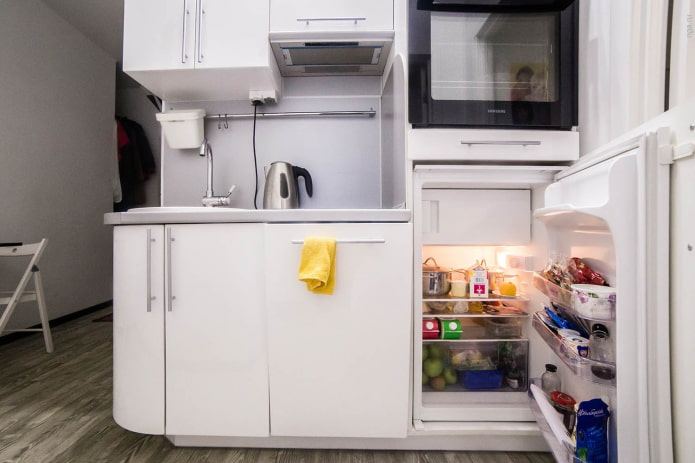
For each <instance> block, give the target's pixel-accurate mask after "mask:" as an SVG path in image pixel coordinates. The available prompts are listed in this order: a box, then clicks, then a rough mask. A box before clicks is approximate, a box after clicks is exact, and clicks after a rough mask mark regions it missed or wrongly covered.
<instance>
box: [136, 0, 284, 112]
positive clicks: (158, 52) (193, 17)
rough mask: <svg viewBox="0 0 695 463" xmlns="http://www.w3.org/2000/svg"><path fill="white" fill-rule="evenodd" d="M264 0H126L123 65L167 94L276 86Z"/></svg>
mask: <svg viewBox="0 0 695 463" xmlns="http://www.w3.org/2000/svg"><path fill="white" fill-rule="evenodd" d="M268 17H269V0H263V1H255V2H229V1H227V0H175V1H173V0H125V3H124V32H123V70H124V71H125V72H126V73H128V74H129V75H130V76H131V77H133V78H134V79H135V80H137V81H138V82H140V83H141V84H142V85H143V86H145V87H146V88H148V89H149V90H150V91H152V92H153V93H155V94H157V95H158V96H160V97H161V98H163V99H164V100H166V101H185V100H194V99H225V98H226V99H247V98H248V94H249V91H251V90H257V91H276V92H277V91H279V89H280V77H279V71H278V70H277V65H276V63H275V59H274V58H273V56H272V52H271V51H270V46H269V44H268Z"/></svg>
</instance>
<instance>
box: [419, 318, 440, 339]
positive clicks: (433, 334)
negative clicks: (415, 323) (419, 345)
mask: <svg viewBox="0 0 695 463" xmlns="http://www.w3.org/2000/svg"><path fill="white" fill-rule="evenodd" d="M422 338H423V339H437V338H439V320H438V319H436V318H423V319H422Z"/></svg>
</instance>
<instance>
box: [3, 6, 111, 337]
mask: <svg viewBox="0 0 695 463" xmlns="http://www.w3.org/2000/svg"><path fill="white" fill-rule="evenodd" d="M0 11H2V13H1V14H0V63H2V64H1V65H0V214H1V217H2V222H1V224H0V241H23V242H34V241H38V240H39V239H41V238H43V237H46V238H48V247H47V249H46V252H45V254H44V257H43V259H42V265H41V270H42V274H43V277H44V285H45V289H46V293H47V294H46V298H47V304H48V312H49V316H50V318H55V317H58V316H62V315H65V314H68V313H71V312H75V311H78V310H81V309H84V308H86V307H90V306H93V305H96V304H99V303H102V302H105V301H108V300H110V299H111V262H112V257H111V230H110V228H109V227H106V226H104V225H103V214H104V213H105V212H109V211H110V210H111V209H112V188H111V180H110V179H111V173H112V166H113V163H112V158H111V156H115V142H114V139H113V134H114V132H113V130H114V120H113V111H114V94H115V88H114V85H115V84H114V82H115V62H114V60H113V59H112V58H110V57H108V56H107V55H106V54H105V53H104V52H103V51H102V50H101V49H99V48H97V47H96V46H94V45H93V44H92V43H91V42H89V41H88V40H87V39H86V38H84V37H83V36H82V35H81V34H80V33H78V32H77V31H76V30H75V29H74V28H72V27H71V26H69V25H68V24H67V23H65V22H64V21H63V20H62V19H60V18H59V17H58V16H57V15H56V14H55V13H54V12H53V11H52V10H50V9H49V8H48V7H46V6H45V5H44V4H43V3H41V2H40V1H38V0H21V1H16V0H15V1H12V0H9V1H8V0H0ZM0 285H2V286H7V285H8V281H7V274H6V272H4V271H3V268H0ZM11 285H14V282H12V283H11V284H10V286H11ZM24 305H26V307H27V308H28V309H30V310H21V311H18V312H17V313H16V314H15V316H13V318H12V321H11V326H18V325H23V326H28V325H31V324H35V323H37V322H38V316H36V315H35V312H36V310H35V309H34V308H33V307H30V305H29V304H24ZM56 344H57V345H56V349H57V350H60V344H59V342H57V343H56Z"/></svg>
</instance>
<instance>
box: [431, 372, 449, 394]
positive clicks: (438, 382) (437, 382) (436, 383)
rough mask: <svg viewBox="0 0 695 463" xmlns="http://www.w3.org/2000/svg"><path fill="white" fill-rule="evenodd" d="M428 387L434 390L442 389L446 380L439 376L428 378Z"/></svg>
mask: <svg viewBox="0 0 695 463" xmlns="http://www.w3.org/2000/svg"><path fill="white" fill-rule="evenodd" d="M430 387H431V388H432V389H434V390H435V391H443V390H444V389H445V388H446V380H445V379H444V378H443V377H441V376H435V377H434V378H431V379H430Z"/></svg>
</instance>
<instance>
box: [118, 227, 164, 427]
mask: <svg viewBox="0 0 695 463" xmlns="http://www.w3.org/2000/svg"><path fill="white" fill-rule="evenodd" d="M164 380H165V378H164V227H163V226H162V225H136V226H129V227H115V228H114V231H113V417H114V419H115V420H116V422H117V423H118V424H119V425H120V426H122V427H123V428H125V429H129V430H131V431H135V432H141V433H145V434H164Z"/></svg>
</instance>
